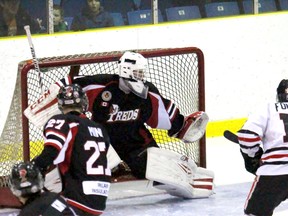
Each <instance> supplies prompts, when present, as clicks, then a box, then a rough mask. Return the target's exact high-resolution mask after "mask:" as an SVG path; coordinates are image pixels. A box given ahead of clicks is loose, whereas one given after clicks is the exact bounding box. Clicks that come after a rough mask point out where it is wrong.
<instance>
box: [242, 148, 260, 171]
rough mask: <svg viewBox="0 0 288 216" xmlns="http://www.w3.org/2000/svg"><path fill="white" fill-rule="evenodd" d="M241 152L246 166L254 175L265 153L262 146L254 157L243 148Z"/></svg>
mask: <svg viewBox="0 0 288 216" xmlns="http://www.w3.org/2000/svg"><path fill="white" fill-rule="evenodd" d="M240 152H241V154H242V157H243V159H244V162H245V168H246V170H247V171H248V172H249V173H252V174H253V175H256V171H257V169H258V168H259V167H260V165H261V160H260V159H261V156H262V154H263V150H262V148H261V147H260V148H259V150H258V151H257V152H256V154H255V156H254V157H249V156H248V154H246V153H243V152H242V150H241V149H240Z"/></svg>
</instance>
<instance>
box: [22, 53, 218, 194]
mask: <svg viewBox="0 0 288 216" xmlns="http://www.w3.org/2000/svg"><path fill="white" fill-rule="evenodd" d="M147 70H148V61H147V59H146V58H144V57H143V56H142V55H141V54H139V53H135V52H130V51H127V52H125V53H124V54H123V55H122V57H121V58H120V59H119V62H118V73H115V74H113V75H112V74H98V75H93V76H78V77H77V76H74V77H72V76H68V77H65V78H63V79H61V80H59V81H58V82H56V83H54V84H52V85H51V87H50V88H49V90H47V91H46V92H45V93H44V94H43V95H42V96H41V98H40V99H39V100H37V101H36V102H35V103H33V104H31V105H30V106H29V107H28V108H27V109H26V110H25V112H24V114H25V115H26V117H27V118H28V119H29V120H30V121H31V122H32V123H33V124H35V125H36V126H38V127H42V126H43V125H44V124H45V123H46V121H47V119H48V118H50V117H51V116H52V115H54V114H56V113H59V109H58V107H57V99H56V95H57V94H58V90H59V88H60V87H61V86H65V85H68V84H72V83H77V84H78V85H80V86H81V87H82V88H83V90H84V91H85V92H86V94H87V96H88V99H89V108H88V109H89V112H90V115H91V119H92V120H94V121H96V122H99V123H102V124H103V125H104V126H105V127H106V129H107V131H108V134H109V136H110V142H111V146H113V147H112V148H111V149H109V152H108V160H109V164H110V168H111V169H112V168H114V169H113V170H117V166H118V164H119V163H125V164H126V165H127V166H128V167H129V169H130V170H131V173H132V175H133V176H134V177H135V178H137V179H145V178H146V179H148V180H151V181H153V182H154V186H155V187H156V188H158V189H163V190H166V191H167V192H168V193H169V194H171V195H173V196H179V197H184V198H203V197H209V196H211V195H212V194H213V189H214V184H213V180H214V173H213V172H212V171H210V170H207V169H205V168H201V167H197V165H196V164H195V162H194V161H193V160H192V159H191V158H188V157H187V156H185V155H181V154H179V153H176V152H173V151H170V150H165V149H162V148H159V146H158V145H157V143H156V141H155V139H154V138H153V136H152V134H151V132H150V131H149V129H148V128H147V125H148V126H149V127H151V128H157V129H162V130H167V131H168V135H169V136H170V137H176V138H178V139H181V140H182V141H183V142H190V143H191V142H195V141H197V140H199V139H200V138H201V137H202V136H203V135H204V134H205V130H206V126H207V123H208V120H209V118H208V116H207V114H206V113H205V112H203V111H198V112H195V113H192V114H190V115H187V116H184V115H182V114H181V113H180V110H179V109H178V108H177V107H176V105H175V104H174V103H173V102H172V101H171V100H169V99H166V98H164V97H163V96H162V95H161V94H160V92H159V90H158V89H157V87H156V86H155V85H154V84H152V83H151V82H148V81H147V80H146V73H147ZM187 145H189V144H188V143H187ZM115 167H116V168H115Z"/></svg>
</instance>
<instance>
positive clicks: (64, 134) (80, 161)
mask: <svg viewBox="0 0 288 216" xmlns="http://www.w3.org/2000/svg"><path fill="white" fill-rule="evenodd" d="M44 138H45V143H44V151H43V152H42V154H41V155H39V156H38V157H37V158H36V159H35V163H36V165H38V166H40V167H45V166H46V165H47V164H52V163H54V164H55V165H58V168H59V170H60V173H61V177H62V181H63V195H64V196H66V197H67V198H68V203H69V204H70V205H72V206H76V207H78V208H80V209H82V210H84V211H88V210H89V211H92V212H94V213H99V212H101V211H103V210H104V209H105V205H106V204H105V203H106V199H107V195H108V191H109V187H110V177H111V171H110V169H109V168H108V164H107V157H106V154H107V151H108V147H109V143H110V142H109V137H108V134H107V132H106V131H105V129H104V128H103V127H102V125H100V124H98V123H95V122H93V121H91V120H89V119H88V118H86V116H84V115H83V114H81V115H79V114H78V113H76V112H70V113H68V114H65V115H64V114H59V115H55V116H53V117H52V118H51V119H50V120H49V121H48V122H47V124H46V125H45V127H44ZM55 151H56V152H57V154H55ZM50 155H54V158H52V157H51V156H50ZM87 196H89V199H87Z"/></svg>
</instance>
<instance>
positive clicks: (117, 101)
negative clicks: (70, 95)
mask: <svg viewBox="0 0 288 216" xmlns="http://www.w3.org/2000/svg"><path fill="white" fill-rule="evenodd" d="M62 82H63V84H64V85H67V84H70V83H71V82H72V83H77V84H79V85H80V86H81V87H82V88H83V90H84V91H85V92H86V94H87V96H88V98H89V111H91V113H92V115H93V116H92V118H93V120H94V121H95V122H100V123H102V124H103V125H105V127H106V128H107V131H108V134H109V136H110V140H111V144H112V145H113V147H114V148H115V150H116V152H117V153H118V154H119V156H120V157H121V158H122V159H123V158H125V154H127V152H131V151H133V150H135V149H139V148H142V147H145V145H148V144H151V143H155V145H156V142H155V141H154V139H153V137H152V134H151V133H150V132H149V130H148V129H147V127H146V125H148V126H150V127H152V128H159V129H165V130H169V135H171V134H174V133H177V132H178V131H179V130H180V129H181V127H182V125H183V119H184V117H183V115H181V114H180V113H179V110H178V108H177V107H176V106H175V104H174V103H172V102H171V101H170V100H167V99H165V98H163V97H162V96H161V95H160V93H159V91H158V89H157V88H156V86H154V85H153V84H152V83H150V82H145V85H146V86H148V87H149V92H148V96H147V99H143V98H141V97H139V96H137V95H135V94H133V93H132V92H131V93H128V94H127V93H125V92H124V91H122V90H121V89H120V88H119V76H118V75H109V74H100V75H94V76H84V77H77V78H74V79H73V80H70V79H63V80H62Z"/></svg>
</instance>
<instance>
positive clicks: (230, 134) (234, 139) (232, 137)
mask: <svg viewBox="0 0 288 216" xmlns="http://www.w3.org/2000/svg"><path fill="white" fill-rule="evenodd" d="M223 135H224V137H225V138H226V139H228V140H229V141H231V142H234V143H237V144H239V140H238V136H237V135H236V134H234V133H233V132H231V131H229V130H225V131H224V134H223Z"/></svg>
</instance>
